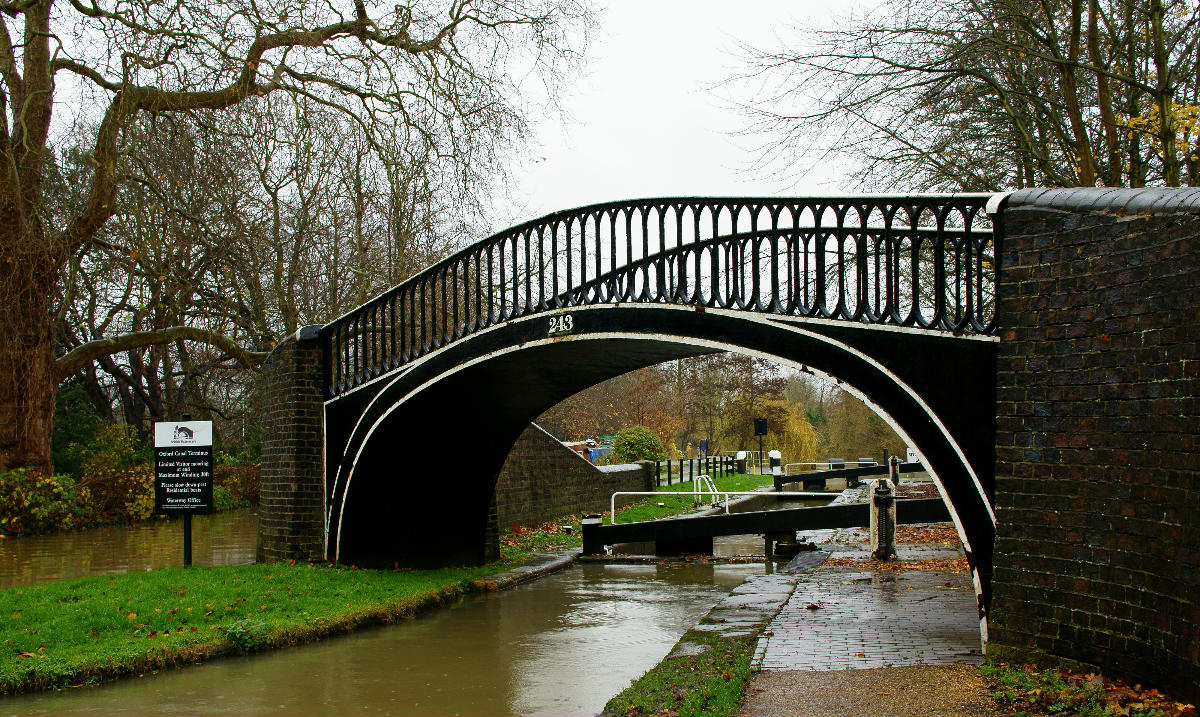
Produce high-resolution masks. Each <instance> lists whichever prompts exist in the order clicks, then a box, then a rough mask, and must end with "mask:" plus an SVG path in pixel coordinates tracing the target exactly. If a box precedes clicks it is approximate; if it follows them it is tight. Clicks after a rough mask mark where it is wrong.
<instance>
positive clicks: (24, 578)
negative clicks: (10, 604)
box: [0, 510, 258, 588]
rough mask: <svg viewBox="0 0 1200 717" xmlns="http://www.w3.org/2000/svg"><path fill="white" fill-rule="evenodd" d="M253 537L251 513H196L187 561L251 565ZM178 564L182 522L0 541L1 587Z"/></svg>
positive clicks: (254, 524)
mask: <svg viewBox="0 0 1200 717" xmlns="http://www.w3.org/2000/svg"><path fill="white" fill-rule="evenodd" d="M257 535H258V515H257V514H255V513H254V512H253V511H249V510H239V511H230V512H225V513H216V514H213V515H197V516H195V517H193V518H192V563H193V564H195V565H244V564H247V563H253V562H254V547H255V541H256V540H257ZM182 564H183V521H182V520H181V519H174V520H165V519H157V520H151V521H146V522H143V523H138V524H137V525H126V526H108V527H104V528H94V529H92V530H84V531H81V532H78V533H58V534H55V535H33V536H29V537H23V538H5V539H3V540H0V588H10V587H17V586H20V585H36V584H39V583H47V582H50V581H51V580H63V579H67V578H79V577H84V576H88V575H113V574H116V573H127V572H131V571H140V570H152V569H154V568H163V567H167V566H169V565H182Z"/></svg>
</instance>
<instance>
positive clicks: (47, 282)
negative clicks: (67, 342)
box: [0, 228, 58, 473]
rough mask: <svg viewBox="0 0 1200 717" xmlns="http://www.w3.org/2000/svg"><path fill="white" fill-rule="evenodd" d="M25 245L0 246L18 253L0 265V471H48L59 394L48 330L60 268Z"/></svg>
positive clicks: (14, 241) (9, 240) (13, 240)
mask: <svg viewBox="0 0 1200 717" xmlns="http://www.w3.org/2000/svg"><path fill="white" fill-rule="evenodd" d="M0 231H6V232H11V233H16V232H15V231H14V230H13V229H11V228H9V229H7V230H0ZM23 239H24V242H23V241H22V240H23ZM25 242H28V239H27V238H17V237H12V236H9V237H4V239H3V241H2V242H0V246H8V247H12V248H14V249H16V251H12V252H10V253H8V256H5V257H4V259H3V261H0V301H3V303H4V309H3V310H2V311H0V470H9V469H11V468H17V467H19V466H29V467H32V468H36V469H38V470H40V471H44V472H47V473H49V472H51V471H52V470H53V465H52V463H51V459H50V436H51V431H52V426H53V421H54V398H55V395H56V393H57V392H58V375H57V372H56V370H55V364H54V341H53V330H52V326H53V323H52V322H53V313H52V312H53V309H54V306H53V304H54V292H55V288H56V287H55V282H54V277H55V276H56V275H57V269H58V266H57V262H56V261H55V257H54V256H53V255H51V254H49V253H48V252H45V251H37V250H36V249H34V248H33V247H31V246H29V244H28V243H25ZM21 249H25V251H21Z"/></svg>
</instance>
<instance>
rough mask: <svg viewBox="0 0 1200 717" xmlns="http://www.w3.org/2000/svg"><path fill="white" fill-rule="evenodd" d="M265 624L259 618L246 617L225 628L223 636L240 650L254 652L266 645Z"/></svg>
mask: <svg viewBox="0 0 1200 717" xmlns="http://www.w3.org/2000/svg"><path fill="white" fill-rule="evenodd" d="M266 634H267V626H266V624H265V623H263V622H261V621H260V620H252V619H250V618H246V619H243V620H238V621H237V622H235V623H233V624H232V625H230V626H229V627H227V628H225V637H226V639H228V640H229V642H231V643H232V644H233V646H234V647H236V648H237V649H239V650H241V651H242V652H255V651H256V650H260V649H262V648H263V647H266V646H267V641H266Z"/></svg>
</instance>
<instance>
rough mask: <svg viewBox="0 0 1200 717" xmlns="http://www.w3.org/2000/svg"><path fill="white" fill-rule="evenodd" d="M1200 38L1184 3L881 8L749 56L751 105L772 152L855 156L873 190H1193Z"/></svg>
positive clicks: (1039, 0) (1090, 0)
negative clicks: (754, 85)
mask: <svg viewBox="0 0 1200 717" xmlns="http://www.w3.org/2000/svg"><path fill="white" fill-rule="evenodd" d="M1198 41H1200V17H1198V10H1197V7H1196V4H1195V3H1193V2H1189V1H1188V0H1036V1H1035V0H949V1H948V2H945V1H942V0H936V1H935V0H928V1H926V0H918V2H916V3H910V2H899V1H894V2H885V3H884V4H883V5H882V6H881V7H880V8H879V9H878V10H877V11H876V12H875V13H874V14H873V15H870V16H868V17H865V18H862V19H860V20H851V21H848V22H847V23H846V24H845V25H844V27H842V28H840V29H836V30H828V31H802V32H800V33H799V36H798V41H797V42H796V43H795V45H794V46H796V47H803V48H806V49H804V50H802V51H796V50H792V49H782V50H777V51H763V50H755V51H752V56H753V70H752V71H751V73H750V74H751V75H753V76H756V77H758V78H760V79H761V80H762V85H761V86H760V94H759V95H758V96H756V97H755V98H754V101H747V102H746V104H745V106H746V108H747V111H748V112H749V114H750V115H751V116H752V117H753V121H754V129H755V131H762V132H767V133H771V134H773V135H774V136H775V139H774V140H773V141H771V142H770V143H769V146H768V147H767V148H766V154H767V156H769V157H772V158H778V160H779V161H781V162H782V163H783V164H784V165H786V166H788V167H793V166H795V165H794V164H793V162H794V161H795V158H796V157H797V156H800V155H801V154H802V153H805V152H811V151H813V150H817V151H821V152H828V153H836V154H839V155H840V156H854V157H857V158H860V159H861V164H860V165H859V167H858V171H859V175H858V176H859V178H860V179H861V180H862V181H863V182H864V183H865V184H867V185H869V186H872V187H885V188H886V187H892V186H895V185H897V184H900V185H902V186H903V187H904V188H905V189H906V190H908V189H914V188H932V189H948V190H977V191H989V190H994V189H997V188H1002V187H1025V186H1032V185H1051V186H1092V185H1096V184H1105V185H1113V186H1120V185H1129V186H1143V185H1146V184H1160V185H1167V186H1176V185H1179V184H1180V183H1181V182H1183V183H1188V184H1197V183H1200V172H1198V170H1200V162H1198V159H1200V158H1198V157H1197V155H1200V132H1197V125H1196V119H1195V117H1196V114H1197V110H1198V108H1197V93H1198V91H1200V82H1198V79H1200V78H1198V76H1197V72H1198V69H1200V68H1198V65H1197V50H1198V49H1200V46H1198ZM1184 169H1186V172H1185V171H1183V170H1184Z"/></svg>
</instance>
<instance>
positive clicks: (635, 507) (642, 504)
mask: <svg viewBox="0 0 1200 717" xmlns="http://www.w3.org/2000/svg"><path fill="white" fill-rule="evenodd" d="M772 482H773V479H772V478H771V476H769V475H746V474H743V473H731V474H728V475H717V476H715V477H714V478H713V483H715V484H716V486H717V490H728V491H743V490H754V489H756V488H761V487H762V486H765V485H771V484H772ZM695 489H696V488H695V485H694V483H693V482H692V481H690V480H689V481H684V482H682V483H674V484H672V485H669V486H666V485H664V486H659V487H658V492H659V493H662V494H663V495H662V496H661V497H659V496H654V497H651V498H647V499H645V500H640V501H638V502H636V503H634V504H632V505H630V506H629V507H627V508H618V509H617V512H618V513H619V514H620V515H619V519H620V520H619V522H621V523H633V522H635V521H642V520H658V519H659V518H666V517H669V516H672V515H679V514H680V513H687V512H689V511H692V510H694V509H695V507H696V505H695V502H694V496H691V495H674V496H673V495H671V494H672V493H680V494H682V493H688V492H691V491H694V490H695ZM702 490H703V489H702ZM701 501H702V502H703V503H711V502H712V498H711V497H710V496H702V497H701ZM659 503H662V504H663V505H658V504H659ZM605 522H606V523H609V522H612V517H611V516H609V517H608V518H606V520H605Z"/></svg>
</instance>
